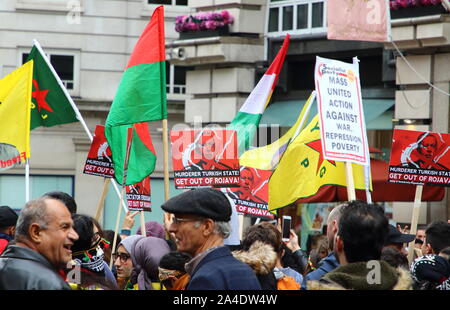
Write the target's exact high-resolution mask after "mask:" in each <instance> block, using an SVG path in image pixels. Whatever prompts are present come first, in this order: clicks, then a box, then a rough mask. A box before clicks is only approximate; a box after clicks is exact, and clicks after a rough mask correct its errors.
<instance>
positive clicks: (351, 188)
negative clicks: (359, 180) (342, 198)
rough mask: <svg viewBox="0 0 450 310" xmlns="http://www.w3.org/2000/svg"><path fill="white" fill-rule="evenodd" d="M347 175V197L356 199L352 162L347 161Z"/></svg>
mask: <svg viewBox="0 0 450 310" xmlns="http://www.w3.org/2000/svg"><path fill="white" fill-rule="evenodd" d="M345 177H346V179H347V197H348V201H352V200H356V193H355V182H354V181H353V169H352V163H351V162H348V161H346V162H345Z"/></svg>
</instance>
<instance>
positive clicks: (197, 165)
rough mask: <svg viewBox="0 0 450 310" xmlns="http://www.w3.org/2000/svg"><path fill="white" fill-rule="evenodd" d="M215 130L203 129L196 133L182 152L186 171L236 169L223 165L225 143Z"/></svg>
mask: <svg viewBox="0 0 450 310" xmlns="http://www.w3.org/2000/svg"><path fill="white" fill-rule="evenodd" d="M223 138H224V137H223V135H222V136H221V135H219V134H218V133H217V132H216V131H215V130H213V129H208V128H205V129H203V130H200V131H198V132H197V133H196V135H195V137H194V141H193V142H192V143H191V144H189V145H188V147H187V148H186V149H185V150H184V151H183V157H182V161H183V166H184V169H185V170H186V171H201V170H227V169H236V167H232V166H229V165H228V164H227V163H225V162H224V161H225V160H224V159H225V156H224V152H225V148H226V146H227V145H226V141H223Z"/></svg>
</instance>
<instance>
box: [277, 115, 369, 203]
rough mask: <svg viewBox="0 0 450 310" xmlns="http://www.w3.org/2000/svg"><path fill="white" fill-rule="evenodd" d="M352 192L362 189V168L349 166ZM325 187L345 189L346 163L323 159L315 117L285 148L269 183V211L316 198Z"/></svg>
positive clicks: (354, 165)
mask: <svg viewBox="0 0 450 310" xmlns="http://www.w3.org/2000/svg"><path fill="white" fill-rule="evenodd" d="M352 168H353V179H354V183H355V189H365V185H364V170H363V166H361V165H357V164H352ZM324 185H341V186H346V176H345V162H340V161H339V162H338V161H329V160H325V159H324V158H323V155H322V143H321V140H320V126H319V119H318V116H317V115H316V116H315V117H314V118H313V119H312V121H311V122H310V123H309V124H308V126H306V127H305V128H304V129H303V130H302V131H301V132H300V134H299V135H298V136H297V137H295V138H294V139H293V140H292V142H291V143H290V144H289V145H288V147H287V149H286V151H285V152H284V154H283V156H282V157H281V160H280V162H279V164H278V166H277V168H276V169H275V171H274V173H273V174H272V176H271V178H270V180H269V210H270V211H273V210H276V209H279V208H283V207H285V206H288V205H290V204H292V203H294V202H295V201H296V200H298V199H300V198H306V197H311V196H313V195H315V194H316V193H317V192H318V191H319V189H320V188H321V187H322V186H324Z"/></svg>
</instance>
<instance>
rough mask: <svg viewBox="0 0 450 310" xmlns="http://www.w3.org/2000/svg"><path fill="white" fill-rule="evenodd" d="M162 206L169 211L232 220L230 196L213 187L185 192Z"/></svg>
mask: <svg viewBox="0 0 450 310" xmlns="http://www.w3.org/2000/svg"><path fill="white" fill-rule="evenodd" d="M161 208H162V209H163V210H164V211H166V212H168V213H174V214H177V213H186V214H195V215H199V216H202V217H205V218H210V219H213V220H215V221H223V222H228V221H229V220H230V217H231V212H232V211H231V205H230V201H229V200H228V198H227V197H225V195H224V194H223V193H222V192H221V191H219V190H215V189H211V188H201V189H194V190H190V191H187V192H184V193H182V194H180V195H178V196H175V197H173V198H171V199H169V200H167V201H166V202H165V203H164V204H163V205H162V206H161Z"/></svg>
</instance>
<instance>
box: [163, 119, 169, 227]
mask: <svg viewBox="0 0 450 310" xmlns="http://www.w3.org/2000/svg"><path fill="white" fill-rule="evenodd" d="M162 129H163V130H162V135H163V137H162V138H163V152H164V201H167V200H169V196H170V192H169V191H170V183H169V182H170V181H169V139H168V138H169V130H168V128H167V119H163V120H162ZM164 223H166V224H169V223H170V215H169V214H168V213H167V212H164Z"/></svg>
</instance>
